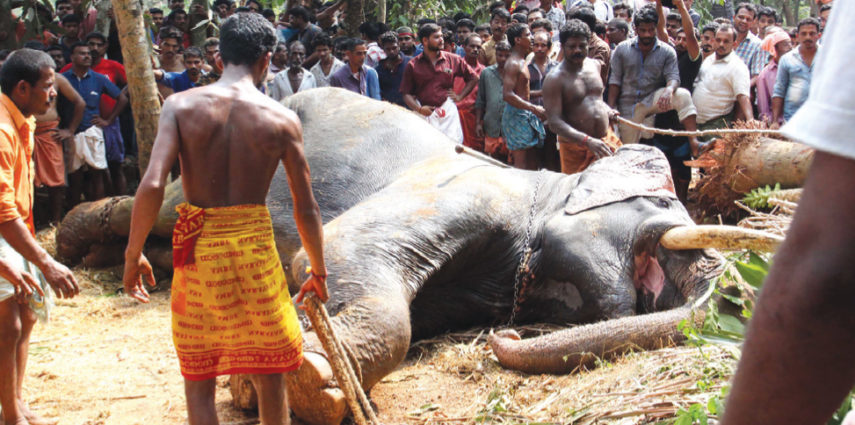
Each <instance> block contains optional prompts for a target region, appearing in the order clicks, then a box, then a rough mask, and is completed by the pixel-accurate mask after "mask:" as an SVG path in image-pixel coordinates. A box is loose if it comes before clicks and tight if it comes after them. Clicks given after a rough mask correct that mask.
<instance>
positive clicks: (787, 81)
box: [772, 48, 819, 121]
mask: <svg viewBox="0 0 855 425" xmlns="http://www.w3.org/2000/svg"><path fill="white" fill-rule="evenodd" d="M818 57H819V50H817V55H816V56H814V60H813V62H816V58H818ZM812 73H813V63H811V66H808V65H807V64H806V63H805V62H804V59H802V55H800V54H799V49H798V48H795V49H793V50H791V51H790V52H789V53H787V54H785V55H784V56H781V59H780V60H779V61H778V76H777V78H776V79H775V90H774V91H773V92H772V97H780V98H782V99H784V120H785V121H789V120H790V118H792V117H793V115H794V114H795V113H796V111H798V110H799V108H801V106H802V104H804V103H805V101H806V100H807V98H808V93H809V92H810V80H811V75H812Z"/></svg>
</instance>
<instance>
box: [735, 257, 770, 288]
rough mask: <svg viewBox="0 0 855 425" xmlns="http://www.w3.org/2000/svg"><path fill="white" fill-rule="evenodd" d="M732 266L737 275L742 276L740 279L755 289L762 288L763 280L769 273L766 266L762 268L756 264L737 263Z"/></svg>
mask: <svg viewBox="0 0 855 425" xmlns="http://www.w3.org/2000/svg"><path fill="white" fill-rule="evenodd" d="M733 265H734V266H735V267H736V270H737V271H739V275H740V276H742V279H743V280H745V281H746V282H747V283H748V284H749V285H751V286H753V287H754V288H757V289H759V288H760V287H761V286H763V279H765V278H766V274H767V273H768V272H769V266H768V265H766V267H763V266H762V265H759V264H756V263H752V262H749V263H747V264H746V263H743V262H741V261H737V262H735V263H734V264H733Z"/></svg>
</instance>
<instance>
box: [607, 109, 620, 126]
mask: <svg viewBox="0 0 855 425" xmlns="http://www.w3.org/2000/svg"><path fill="white" fill-rule="evenodd" d="M619 116H620V112H618V110H617V109H610V110H609V124H617V123H618V117H619Z"/></svg>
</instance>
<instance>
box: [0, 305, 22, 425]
mask: <svg viewBox="0 0 855 425" xmlns="http://www.w3.org/2000/svg"><path fill="white" fill-rule="evenodd" d="M20 310H21V309H20V306H19V305H18V303H17V301H16V300H15V298H14V297H12V298H7V299H5V300H3V301H0V407H2V408H3V420H4V421H5V422H6V424H8V425H12V424H18V423H23V424H26V423H27V422H26V420H25V419H24V416H23V414H22V413H21V410H20V408H19V405H18V395H17V388H18V360H17V357H18V356H17V353H18V343H19V342H20V341H21V333H22V323H21V311H20Z"/></svg>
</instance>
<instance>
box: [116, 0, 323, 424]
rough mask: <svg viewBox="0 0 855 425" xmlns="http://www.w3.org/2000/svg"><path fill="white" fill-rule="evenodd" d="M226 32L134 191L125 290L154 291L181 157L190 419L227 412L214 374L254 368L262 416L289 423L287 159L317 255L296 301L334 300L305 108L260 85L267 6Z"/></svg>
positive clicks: (177, 281) (178, 325) (302, 224)
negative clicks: (275, 210) (276, 205)
mask: <svg viewBox="0 0 855 425" xmlns="http://www.w3.org/2000/svg"><path fill="white" fill-rule="evenodd" d="M220 31H221V35H222V38H221V44H220V55H221V59H219V60H218V62H219V61H220V60H221V61H222V62H223V63H224V65H225V68H224V70H223V75H222V77H221V78H220V80H219V81H217V82H216V83H214V84H211V85H208V86H205V87H201V88H196V89H193V90H188V91H186V92H182V93H176V94H175V95H173V96H170V97H169V98H168V99H167V100H166V102H165V103H164V105H163V112H162V113H161V116H160V124H159V129H158V134H157V138H156V139H155V143H154V150H153V151H152V156H151V162H150V163H149V165H148V169H147V171H146V174H145V176H143V179H142V182H141V183H140V187H139V189H138V191H137V195H136V199H135V201H134V208H133V214H132V218H131V229H132V230H131V234H130V236H129V239H128V247H127V250H126V251H125V273H124V285H125V292H126V293H127V294H128V295H130V296H132V297H133V298H136V299H137V300H139V301H141V302H148V300H149V298H148V293H147V291H146V290H145V288H144V287H143V283H142V280H143V279H145V280H147V281H148V282H149V284H152V285H153V284H154V283H155V280H154V276H153V275H152V271H151V265H150V264H149V262H148V260H147V259H146V258H145V256H143V255H142V248H143V244H144V243H145V239H146V236H147V235H148V233H149V232H150V230H151V228H152V225H153V224H154V221H155V219H156V218H157V214H158V210H159V209H160V206H161V203H162V202H163V194H164V188H165V186H166V183H167V176H168V175H169V171H170V168H171V166H172V164H173V162H174V161H175V159H176V158H178V159H179V160H180V161H181V168H182V171H183V172H182V177H183V188H184V199H186V200H187V202H188V203H189V204H187V203H185V204H182V205H180V206H179V207H178V210H179V219H178V222H177V223H176V225H175V233H174V235H173V255H174V264H175V265H176V267H175V277H174V279H173V285H172V311H173V326H172V327H173V339H174V341H175V347H176V351H177V352H178V358H179V363H180V364H181V373H182V375H184V378H185V380H184V385H185V394H186V397H187V409H188V419H189V423H190V424H191V425H196V424H216V423H218V422H217V417H216V414H217V412H216V408H215V404H214V394H215V389H216V380H215V377H216V376H218V375H227V374H232V373H237V372H240V373H247V374H250V375H251V378H252V381H253V384H254V385H255V388H256V389H257V390H258V394H259V403H258V404H259V416H260V417H261V423H262V424H265V425H273V424H276V425H280V424H283V423H286V422H287V420H288V415H287V411H288V409H287V401H286V400H285V384H284V379H283V373H284V372H286V371H289V370H294V369H295V368H297V367H298V366H299V365H300V362H301V361H302V347H301V343H302V335H301V333H300V328H299V324H298V323H297V316H296V312H295V310H294V308H293V304H292V302H291V299H290V297H289V296H288V286H287V284H286V283H285V274H284V271H283V270H282V266H281V264H280V261H279V257H278V255H277V253H276V247H275V244H274V242H273V228H272V225H271V222H270V216H269V213H268V212H267V208H266V207H265V206H264V203H265V199H266V197H267V192H268V189H269V187H270V182H271V180H272V178H273V174H274V172H275V171H276V168H277V167H278V166H279V162H280V161H281V162H282V163H283V164H284V166H285V170H286V173H287V177H288V184H289V186H290V188H291V195H292V198H293V201H294V218H295V220H296V222H297V230H298V232H299V234H300V237H301V240H302V243H303V247H304V249H305V250H306V253H307V254H308V256H309V260H310V262H311V266H312V270H311V276H310V277H309V279H307V280H306V282H305V283H304V284H303V287H302V289H301V290H300V294H299V295H298V296H297V302H300V301H301V300H302V297H303V295H305V294H306V292H314V293H315V294H317V295H318V296H319V298H321V300H322V301H326V299H328V295H327V292H326V268H325V266H324V259H323V251H322V239H323V228H322V223H321V216H320V212H319V210H318V205H317V203H316V202H315V199H314V196H313V195H312V188H311V178H310V175H309V167H308V164H307V163H306V158H305V156H304V155H303V135H302V127H301V125H300V121H299V118H298V117H297V116H296V115H295V114H294V113H293V112H292V111H290V110H289V109H287V108H285V107H284V106H282V105H280V104H279V103H277V102H276V101H274V100H273V99H271V98H269V97H267V96H265V95H264V94H263V93H261V92H260V91H258V90H257V89H256V87H257V86H258V85H259V84H261V82H262V81H263V80H264V77H265V75H267V67H268V66H269V64H270V56H271V55H272V52H273V49H274V47H275V45H276V34H275V32H274V29H273V26H272V25H271V24H270V22H268V21H267V20H266V19H264V17H262V16H261V15H260V14H257V13H236V14H234V15H232V16H231V17H229V18H228V19H226V21H225V22H224V23H223V25H222V26H221V27H220ZM247 135H252V137H247ZM223 170H228V172H225V173H224V172H223ZM257 263H258V264H257ZM212 266H213V267H212ZM202 280H204V281H205V284H204V285H203V284H200V281H202ZM221 302H224V304H220V303H221ZM235 320H236V321H235ZM211 328H218V329H224V330H216V331H211ZM260 353H264V354H266V355H261V354H260Z"/></svg>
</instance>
